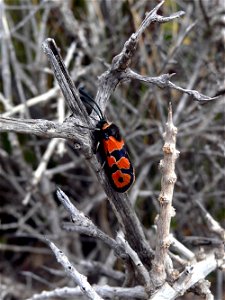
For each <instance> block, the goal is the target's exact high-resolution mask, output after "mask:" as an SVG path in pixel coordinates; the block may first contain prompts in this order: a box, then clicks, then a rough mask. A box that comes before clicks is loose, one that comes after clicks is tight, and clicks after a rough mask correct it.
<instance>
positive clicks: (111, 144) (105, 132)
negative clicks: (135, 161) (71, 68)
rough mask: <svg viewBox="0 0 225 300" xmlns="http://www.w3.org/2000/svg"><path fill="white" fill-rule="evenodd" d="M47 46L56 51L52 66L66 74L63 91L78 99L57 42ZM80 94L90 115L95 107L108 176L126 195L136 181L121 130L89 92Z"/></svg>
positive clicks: (62, 78) (59, 76)
mask: <svg viewBox="0 0 225 300" xmlns="http://www.w3.org/2000/svg"><path fill="white" fill-rule="evenodd" d="M47 44H48V47H49V49H50V50H51V52H52V53H51V55H53V56H54V59H55V61H54V63H52V64H53V66H54V69H59V70H60V71H61V73H62V74H63V76H62V75H61V74H60V72H58V73H57V75H58V78H57V79H58V81H59V83H60V86H61V88H62V87H63V88H62V92H63V93H64V94H66V93H67V92H68V90H67V89H69V90H70V93H71V94H72V95H73V96H74V98H76V92H75V87H74V84H73V81H72V79H71V78H70V76H69V73H68V71H67V69H66V67H65V64H64V62H63V60H62V58H61V56H60V53H59V51H58V49H57V46H56V44H55V42H54V41H53V40H52V39H48V40H47ZM57 71H58V70H57ZM59 79H60V80H59ZM79 92H80V98H81V100H82V101H83V103H84V105H85V106H86V109H87V112H88V113H90V108H91V110H92V109H93V110H94V111H95V112H96V114H97V115H98V117H99V122H98V123H97V125H96V128H89V129H91V130H93V131H94V135H95V137H96V140H97V142H98V143H99V154H100V157H101V160H102V161H103V163H104V168H105V172H106V175H107V177H108V179H109V181H110V183H111V186H112V187H113V188H114V190H116V191H117V192H119V193H124V192H126V191H127V190H128V189H129V187H130V186H131V185H132V183H133V182H134V169H133V166H132V164H131V161H130V158H129V156H128V153H127V149H126V146H125V144H124V140H123V138H122V137H121V134H120V131H119V128H118V127H117V126H116V125H115V124H113V123H109V122H108V121H107V120H106V118H105V117H104V116H103V114H102V111H101V109H100V107H99V106H98V104H97V103H96V102H95V101H94V100H93V99H92V98H91V97H90V96H89V95H88V94H87V93H85V92H84V91H83V90H82V89H80V90H79ZM69 106H70V108H71V110H72V111H73V110H74V107H73V103H72V102H71V101H70V102H69ZM73 112H74V111H73ZM81 127H82V126H81ZM83 127H84V126H83Z"/></svg>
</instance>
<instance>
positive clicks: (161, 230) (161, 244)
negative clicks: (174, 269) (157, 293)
mask: <svg viewBox="0 0 225 300" xmlns="http://www.w3.org/2000/svg"><path fill="white" fill-rule="evenodd" d="M176 135H177V128H176V127H175V126H174V125H173V120H172V107H171V103H170V106H169V110H168V121H167V124H166V130H165V133H164V140H165V144H164V146H163V152H164V159H163V160H161V161H160V165H159V167H160V170H161V171H162V180H161V193H160V195H159V203H160V212H159V217H158V219H157V233H156V235H157V236H156V249H155V257H154V260H153V264H152V270H151V274H152V280H153V284H154V285H155V286H161V285H162V284H163V283H164V282H165V279H166V270H165V262H166V256H167V255H168V248H169V246H170V237H169V231H170V220H171V217H172V216H174V209H173V207H172V199H173V190H174V185H175V182H176V179H177V177H176V174H175V162H176V159H177V158H178V155H179V151H178V150H177V149H176Z"/></svg>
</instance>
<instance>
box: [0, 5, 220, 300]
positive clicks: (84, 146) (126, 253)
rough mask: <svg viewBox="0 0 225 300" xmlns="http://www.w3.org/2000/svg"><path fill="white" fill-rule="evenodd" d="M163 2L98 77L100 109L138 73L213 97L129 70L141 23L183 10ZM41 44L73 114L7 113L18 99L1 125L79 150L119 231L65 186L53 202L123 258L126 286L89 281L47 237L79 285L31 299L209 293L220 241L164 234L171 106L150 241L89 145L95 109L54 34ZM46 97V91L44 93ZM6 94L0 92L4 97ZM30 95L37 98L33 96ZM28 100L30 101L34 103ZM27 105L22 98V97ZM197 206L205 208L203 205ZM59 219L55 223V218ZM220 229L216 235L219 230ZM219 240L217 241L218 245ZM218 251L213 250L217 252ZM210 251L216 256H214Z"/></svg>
mask: <svg viewBox="0 0 225 300" xmlns="http://www.w3.org/2000/svg"><path fill="white" fill-rule="evenodd" d="M163 3H164V1H162V2H160V3H159V4H158V5H157V6H156V7H155V8H154V9H153V10H152V11H150V12H149V13H147V14H146V16H145V19H144V20H143V22H142V23H141V25H140V27H139V28H138V29H137V31H136V32H135V33H133V34H132V35H131V36H130V38H129V39H128V40H127V41H126V43H125V44H124V47H123V49H122V51H121V53H119V54H118V55H116V56H115V57H114V59H113V60H112V63H111V65H110V67H109V68H108V70H107V71H106V72H104V73H103V74H102V75H101V76H100V77H99V78H98V89H97V93H96V97H95V102H96V103H97V104H98V105H99V107H100V109H101V111H102V112H103V113H104V112H105V110H106V107H107V103H108V101H109V98H110V96H111V95H112V94H113V92H114V91H115V89H116V87H117V86H118V85H119V84H120V83H122V82H125V81H129V80H131V79H132V80H137V81H142V82H145V83H146V84H150V85H154V86H156V87H159V88H162V89H164V88H171V89H175V90H178V91H180V92H182V93H184V94H187V95H189V96H191V98H192V100H195V101H197V102H205V103H207V102H208V101H213V100H216V99H217V97H214V98H211V97H209V96H206V95H203V94H201V93H199V92H198V91H196V90H191V89H185V88H183V87H180V86H177V85H176V84H174V83H173V82H172V81H171V78H172V76H173V75H174V74H161V75H159V76H156V77H150V76H143V75H140V74H138V73H136V72H135V71H133V70H131V69H130V65H131V62H132V59H133V57H134V55H135V53H136V52H137V51H138V46H139V42H140V38H141V35H142V34H143V33H144V31H145V30H146V28H147V27H148V26H149V25H150V24H152V23H156V25H157V26H158V25H159V24H160V23H166V22H170V21H173V20H174V19H176V18H180V17H182V16H183V15H184V12H183V11H180V12H177V13H174V14H173V15H171V16H169V17H164V16H161V15H159V14H158V11H159V10H160V8H161V6H162V5H163ZM43 50H44V52H45V54H46V55H47V57H48V60H49V62H50V65H51V68H52V70H53V73H54V75H55V78H56V79H57V82H58V84H59V86H60V89H61V91H62V93H63V95H64V98H65V100H66V103H67V105H68V107H69V108H70V109H71V111H72V115H71V116H69V117H67V118H65V120H64V121H63V123H58V122H54V121H48V120H42V119H38V120H37V119H18V118H9V117H7V116H10V115H13V114H14V113H16V112H18V111H20V110H21V109H22V106H21V104H20V105H19V106H18V107H14V108H12V111H11V112H10V109H9V111H8V112H6V113H5V115H4V114H3V116H2V117H0V132H13V133H26V134H34V135H38V136H41V137H43V138H63V139H66V140H67V141H70V142H72V143H73V145H74V146H75V148H76V149H77V150H78V151H79V153H80V154H81V155H82V156H83V157H84V159H85V160H86V162H87V164H88V165H89V166H90V167H91V169H92V170H93V172H94V173H95V174H96V176H97V178H98V181H99V182H100V183H101V185H102V187H103V189H104V191H105V194H106V196H107V198H108V200H109V202H110V204H111V208H112V210H113V212H114V214H115V215H116V217H117V220H118V223H119V225H120V230H121V231H122V234H121V233H118V236H117V238H116V239H113V238H111V237H109V236H108V235H107V234H105V233H104V232H103V231H102V230H100V229H99V228H98V227H97V226H96V225H95V224H94V222H92V221H91V220H89V219H88V218H87V217H86V216H85V215H84V214H83V213H82V212H80V211H79V210H78V209H77V208H75V206H74V205H73V204H72V203H71V202H70V200H69V198H68V197H67V196H66V195H65V194H64V192H63V191H61V190H60V189H58V191H57V196H58V199H59V201H60V202H61V203H62V204H63V206H64V208H65V209H66V210H67V212H68V213H69V216H70V217H71V218H72V220H73V223H64V224H63V228H64V229H65V230H68V231H75V232H77V233H80V234H85V235H87V236H91V237H94V238H95V239H98V240H101V242H103V243H104V244H105V245H107V247H109V248H110V249H112V250H113V251H114V254H115V255H116V256H117V257H119V258H120V260H121V261H123V265H124V268H125V275H122V279H123V280H124V283H125V286H124V287H113V288H112V287H110V286H101V285H96V286H91V285H90V284H89V282H88V280H87V278H86V277H85V276H84V275H82V274H81V273H80V272H78V270H77V269H76V267H75V266H74V265H73V264H72V263H70V261H69V259H68V258H67V257H66V255H65V254H64V253H63V252H62V251H61V250H59V248H58V247H57V246H56V245H55V244H54V243H53V242H52V241H50V240H48V239H47V244H48V245H49V247H50V248H51V250H52V251H53V253H54V254H55V256H56V258H57V260H58V261H59V262H60V264H61V265H62V266H63V268H64V269H65V271H66V273H67V275H68V276H69V277H70V278H72V280H73V281H74V282H75V283H76V284H77V285H78V286H79V287H80V289H77V288H61V289H55V290H53V291H51V292H42V293H40V294H35V295H33V296H32V297H30V298H29V299H30V300H31V299H32V300H34V299H35V300H37V299H48V298H51V297H56V296H62V297H63V296H64V297H66V296H73V297H79V296H80V295H81V294H83V295H85V296H86V297H88V298H89V299H104V298H105V297H108V298H113V297H123V298H127V299H132V298H137V299H155V300H159V299H168V300H169V299H175V298H176V297H178V296H179V295H183V294H184V293H185V292H186V291H187V290H188V289H190V288H191V287H193V286H194V285H196V286H195V288H198V289H201V291H202V294H204V293H205V295H206V297H208V299H210V297H211V294H210V291H209V289H207V288H206V289H205V291H203V290H204V289H203V286H204V287H206V286H207V284H206V281H205V277H206V276H207V275H208V274H209V273H210V272H212V271H213V270H215V269H216V268H218V267H221V268H222V266H223V263H224V252H223V248H222V247H220V248H219V251H218V249H217V248H216V245H217V244H215V247H212V249H211V251H209V253H207V254H205V256H204V257H203V258H202V259H201V260H199V259H198V257H196V255H195V254H194V253H193V252H192V251H191V250H189V249H188V248H187V247H186V246H185V245H183V244H181V243H180V242H178V241H177V240H176V239H175V238H174V237H173V236H172V235H170V223H171V217H173V216H174V214H175V212H174V209H173V207H172V200H173V191H174V185H175V182H176V174H175V162H176V159H177V158H178V154H179V151H178V150H177V149H176V134H177V129H176V127H175V126H174V124H173V118H172V106H171V105H170V106H169V110H168V121H167V124H166V129H165V134H164V140H165V144H164V146H163V149H162V150H163V153H164V158H163V160H161V162H160V165H159V168H160V171H161V172H162V181H161V192H160V195H159V197H158V201H159V215H158V217H157V221H156V225H157V229H156V238H155V241H156V242H155V244H156V245H155V247H154V250H153V246H152V245H151V244H150V242H149V240H148V239H147V237H146V234H145V232H144V229H143V227H142V225H141V223H140V221H139V219H138V217H137V215H136V213H135V211H134V208H133V207H132V205H131V204H130V201H129V198H128V195H127V194H119V193H117V192H115V191H114V190H113V188H112V187H111V185H110V183H109V181H108V179H107V177H106V176H105V172H104V169H103V167H102V165H101V163H100V162H99V160H98V159H97V157H96V155H95V153H94V149H93V144H94V142H95V137H94V135H93V134H92V131H91V130H89V128H93V127H94V128H95V126H96V111H94V110H93V111H92V113H91V114H90V116H89V115H88V113H87V111H86V109H85V106H84V103H83V102H82V101H81V99H80V95H79V91H78V89H77V87H76V86H75V84H74V83H73V81H72V79H71V78H70V75H69V73H68V71H67V68H66V67H65V65H64V62H63V60H62V58H61V55H60V52H59V49H58V48H57V45H56V43H55V41H54V40H53V39H46V40H45V41H44V43H43ZM55 93H56V91H55V89H52V91H51V97H53V96H54V95H55ZM43 97H44V96H43ZM3 100H4V101H5V99H3ZM32 101H37V99H33V100H32ZM32 103H33V102H32ZM22 105H23V106H24V107H25V104H22ZM57 143H58V142H57V140H53V141H52V143H51V144H49V147H48V149H47V150H46V152H45V155H44V156H43V160H42V161H41V163H40V164H39V167H38V168H37V169H36V172H33V178H32V179H31V181H30V189H29V192H28V193H27V194H26V197H25V198H24V201H23V203H24V204H26V205H27V204H28V203H29V202H30V199H31V197H32V192H33V190H34V189H36V188H37V187H38V184H39V181H40V178H41V176H42V175H43V174H44V170H45V169H46V164H47V162H48V159H49V157H50V156H51V154H52V153H53V152H54V151H55V148H56V146H57ZM201 210H204V208H202V207H201ZM207 222H208V224H209V227H210V230H211V231H212V232H215V233H216V234H217V235H219V239H220V242H221V243H223V242H224V230H223V229H222V228H221V227H220V225H219V224H218V223H217V222H216V221H215V220H213V218H212V216H210V217H209V216H207ZM57 226H58V225H57ZM218 233H219V234H218ZM170 245H172V246H173V245H174V247H176V252H177V253H178V254H177V256H176V255H173V254H171V253H170V251H169V247H170ZM220 245H221V244H220ZM216 250H217V253H215V252H216ZM215 254H216V255H215ZM174 261H176V262H179V264H180V265H182V270H181V271H180V270H177V269H176V268H175V267H174Z"/></svg>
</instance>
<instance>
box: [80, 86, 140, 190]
mask: <svg viewBox="0 0 225 300" xmlns="http://www.w3.org/2000/svg"><path fill="white" fill-rule="evenodd" d="M79 92H80V96H81V100H82V101H83V102H84V104H85V106H86V107H88V106H91V107H92V108H93V109H94V110H95V112H96V113H97V115H98V117H99V122H98V123H97V125H96V130H95V131H94V132H95V138H96V140H97V142H98V143H99V147H98V152H99V154H100V157H101V160H102V162H103V163H104V169H105V173H106V175H107V177H108V179H109V182H110V184H111V186H112V187H113V189H114V190H115V191H117V192H119V193H124V192H126V191H127V190H128V189H129V188H130V186H131V185H132V184H133V182H134V179H135V175H134V168H133V166H132V163H131V161H130V158H129V155H128V152H127V148H126V145H125V143H124V140H123V138H122V136H121V134H120V130H119V128H118V126H116V125H115V124H113V123H109V122H108V121H107V120H106V118H105V117H104V116H103V114H102V112H101V109H100V107H99V106H98V105H97V103H96V102H95V101H94V100H93V99H92V98H91V97H90V96H89V95H88V94H86V92H84V90H83V89H80V90H79Z"/></svg>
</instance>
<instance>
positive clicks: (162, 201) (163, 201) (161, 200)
mask: <svg viewBox="0 0 225 300" xmlns="http://www.w3.org/2000/svg"><path fill="white" fill-rule="evenodd" d="M158 200H159V203H160V205H161V206H162V205H166V204H168V203H170V200H169V199H168V198H167V197H166V196H165V195H163V194H160V195H159V198H158Z"/></svg>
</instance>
